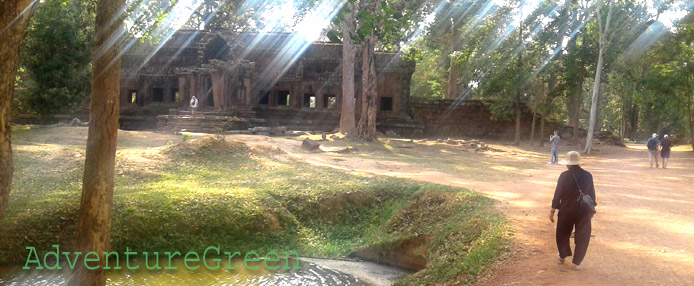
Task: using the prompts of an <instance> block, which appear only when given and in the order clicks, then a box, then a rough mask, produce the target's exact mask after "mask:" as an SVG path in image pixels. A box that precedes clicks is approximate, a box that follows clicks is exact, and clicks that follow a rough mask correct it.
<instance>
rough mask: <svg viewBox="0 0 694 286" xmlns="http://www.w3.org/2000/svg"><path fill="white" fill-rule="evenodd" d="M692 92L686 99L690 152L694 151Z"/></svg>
mask: <svg viewBox="0 0 694 286" xmlns="http://www.w3.org/2000/svg"><path fill="white" fill-rule="evenodd" d="M693 98H694V94H692V95H690V96H689V98H688V99H687V101H688V102H687V115H688V117H689V140H690V141H689V143H690V144H692V152H694V102H692V101H694V99H693Z"/></svg>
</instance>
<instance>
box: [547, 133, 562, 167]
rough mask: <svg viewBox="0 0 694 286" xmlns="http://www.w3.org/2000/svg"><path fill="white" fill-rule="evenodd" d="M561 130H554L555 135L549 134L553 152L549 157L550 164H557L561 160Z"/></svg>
mask: <svg viewBox="0 0 694 286" xmlns="http://www.w3.org/2000/svg"><path fill="white" fill-rule="evenodd" d="M558 134H559V132H558V131H557V130H554V135H552V136H549V144H551V145H552V154H551V155H550V158H549V163H548V164H557V162H559V139H561V138H560V137H559V135H558Z"/></svg>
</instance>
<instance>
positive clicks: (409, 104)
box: [69, 30, 532, 139]
mask: <svg viewBox="0 0 694 286" xmlns="http://www.w3.org/2000/svg"><path fill="white" fill-rule="evenodd" d="M162 42H163V43H162V44H160V45H158V46H152V45H148V44H143V43H138V42H136V41H133V42H131V44H129V45H128V47H127V48H128V49H127V52H126V53H125V55H124V57H123V63H122V76H121V87H120V106H121V113H120V119H119V120H120V128H122V129H130V130H132V129H160V130H166V131H181V130H183V129H185V130H187V131H193V132H213V133H217V132H223V131H230V130H248V129H249V128H252V127H286V129H288V130H302V131H324V132H331V131H333V130H335V129H337V128H338V127H339V120H340V112H341V102H342V94H341V92H342V87H341V81H342V74H341V72H342V67H341V63H342V45H341V44H335V43H324V42H309V41H306V40H305V39H304V38H303V37H301V36H300V35H298V34H294V33H250V32H249V33H236V32H231V31H226V30H215V31H208V30H203V31H200V30H179V31H177V32H175V33H174V34H173V35H172V36H171V37H170V38H169V39H168V40H166V41H162ZM355 62H356V67H355V100H356V102H355V103H356V104H355V107H356V113H357V120H358V119H359V113H360V109H361V95H360V94H361V59H360V55H358V56H357V59H356V60H355ZM442 68H443V67H442ZM376 69H377V78H378V80H377V93H378V101H377V103H378V109H379V113H378V116H377V129H378V130H379V131H380V132H383V133H387V132H388V131H393V132H395V133H397V134H400V135H405V136H413V137H441V136H444V137H449V136H451V137H476V138H496V139H508V138H512V137H513V133H514V122H512V121H497V120H493V119H491V113H490V111H489V106H488V102H485V101H481V100H444V99H439V100H422V99H418V100H415V99H411V98H410V83H411V80H412V74H413V72H414V71H415V63H414V62H412V61H407V60H404V59H403V57H401V55H400V54H397V53H379V52H377V53H376ZM192 96H195V97H196V98H197V99H198V110H197V111H196V113H195V115H192V114H191V111H190V108H189V107H188V105H189V102H190V98H191V97H192ZM80 114H81V115H80ZM69 116H70V117H69V119H72V117H79V118H80V119H83V120H88V118H89V115H88V112H85V111H84V110H83V111H81V112H80V111H77V112H75V113H74V114H72V115H69ZM531 118H532V115H531V113H530V111H529V110H528V109H527V108H524V111H523V115H522V121H521V128H522V133H523V134H526V135H527V134H529V133H530V129H531V128H530V126H531V124H530V122H531V121H532V120H531ZM391 134H392V133H391Z"/></svg>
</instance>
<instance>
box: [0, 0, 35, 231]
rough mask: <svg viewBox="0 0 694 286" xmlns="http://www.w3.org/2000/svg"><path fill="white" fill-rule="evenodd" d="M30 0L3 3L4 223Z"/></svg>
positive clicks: (0, 207)
mask: <svg viewBox="0 0 694 286" xmlns="http://www.w3.org/2000/svg"><path fill="white" fill-rule="evenodd" d="M33 3H35V2H33V1H30V0H21V1H16V0H6V1H2V2H0V223H2V219H3V218H4V216H5V210H6V209H7V203H8V202H9V199H10V191H11V190H12V173H13V172H14V162H13V160H12V123H11V121H12V112H11V108H12V97H13V95H14V85H15V80H16V78H15V73H16V71H17V68H18V64H19V50H20V48H21V47H22V39H23V38H24V30H26V26H27V25H28V24H29V18H30V17H31V12H32V8H33Z"/></svg>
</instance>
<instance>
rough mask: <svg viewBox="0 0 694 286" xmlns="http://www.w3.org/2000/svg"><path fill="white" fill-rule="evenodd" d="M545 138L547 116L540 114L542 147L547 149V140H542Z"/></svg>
mask: <svg viewBox="0 0 694 286" xmlns="http://www.w3.org/2000/svg"><path fill="white" fill-rule="evenodd" d="M542 136H545V115H544V114H540V147H545V139H542V138H544V137H542Z"/></svg>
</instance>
